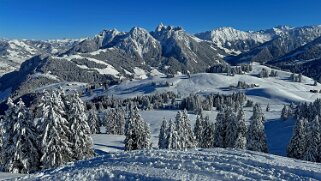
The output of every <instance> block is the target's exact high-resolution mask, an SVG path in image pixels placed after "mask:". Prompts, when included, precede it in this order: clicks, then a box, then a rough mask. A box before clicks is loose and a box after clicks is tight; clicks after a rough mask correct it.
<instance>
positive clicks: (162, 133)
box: [158, 118, 168, 149]
mask: <svg viewBox="0 0 321 181" xmlns="http://www.w3.org/2000/svg"><path fill="white" fill-rule="evenodd" d="M167 129H168V123H167V120H166V119H165V118H164V119H163V122H162V126H161V128H160V130H159V137H158V148H160V149H166V148H167V145H168V143H167V139H166V137H167V135H166V132H167Z"/></svg>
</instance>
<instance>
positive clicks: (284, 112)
mask: <svg viewBox="0 0 321 181" xmlns="http://www.w3.org/2000/svg"><path fill="white" fill-rule="evenodd" d="M288 118H289V110H288V107H287V106H286V105H284V106H283V109H282V111H281V119H282V120H283V121H285V120H287V119H288Z"/></svg>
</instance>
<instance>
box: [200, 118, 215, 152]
mask: <svg viewBox="0 0 321 181" xmlns="http://www.w3.org/2000/svg"><path fill="white" fill-rule="evenodd" d="M214 131H215V125H214V123H210V121H209V118H208V117H206V118H205V120H204V122H203V132H202V135H203V139H202V140H201V143H200V144H199V147H201V148H212V147H214V145H213V144H214Z"/></svg>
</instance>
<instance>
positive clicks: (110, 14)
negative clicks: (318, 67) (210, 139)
mask: <svg viewBox="0 0 321 181" xmlns="http://www.w3.org/2000/svg"><path fill="white" fill-rule="evenodd" d="M320 7H321V1H319V0H302V1H299V0H269V1H267V0H221V1H214V0H194V1H192V0H185V1H184V0H159V1H147V0H140V1H139V0H135V1H134V0H132V1H129V0H120V1H117V0H113V1H108V0H0V37H1V38H10V39H11V38H32V39H53V38H79V37H88V36H93V35H95V34H97V33H98V32H100V31H101V30H102V29H109V28H116V29H118V30H122V31H128V30H129V29H130V28H131V27H133V26H140V27H144V28H146V29H148V30H154V29H155V27H156V26H157V25H158V24H159V23H160V22H163V23H164V24H169V25H177V26H182V27H183V28H184V29H185V30H186V31H187V32H190V33H195V32H202V31H206V30H211V29H214V28H217V27H221V26H232V27H234V28H237V29H241V30H260V29H266V28H270V27H273V26H277V25H290V26H304V25H316V24H321V10H320Z"/></svg>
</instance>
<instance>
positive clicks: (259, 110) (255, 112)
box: [251, 103, 265, 123]
mask: <svg viewBox="0 0 321 181" xmlns="http://www.w3.org/2000/svg"><path fill="white" fill-rule="evenodd" d="M257 117H262V122H263V123H264V122H265V119H264V116H263V112H262V108H261V106H260V104H258V103H256V104H255V105H254V106H253V115H252V117H251V120H252V119H253V118H257Z"/></svg>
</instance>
